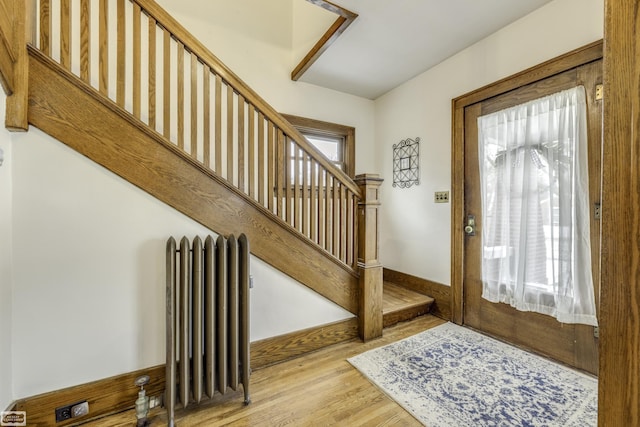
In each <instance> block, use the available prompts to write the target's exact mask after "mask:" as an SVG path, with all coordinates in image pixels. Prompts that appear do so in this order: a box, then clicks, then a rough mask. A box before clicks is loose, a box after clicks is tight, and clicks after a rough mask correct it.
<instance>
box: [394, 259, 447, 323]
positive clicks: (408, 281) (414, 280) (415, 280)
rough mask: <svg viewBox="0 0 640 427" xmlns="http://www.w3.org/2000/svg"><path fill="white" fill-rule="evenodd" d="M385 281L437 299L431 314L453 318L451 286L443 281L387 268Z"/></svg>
mask: <svg viewBox="0 0 640 427" xmlns="http://www.w3.org/2000/svg"><path fill="white" fill-rule="evenodd" d="M383 278H384V281H385V282H391V283H395V284H397V285H402V286H404V287H405V288H407V289H410V290H412V291H414V292H418V293H420V294H424V295H427V296H430V297H431V298H433V299H435V302H434V303H433V304H432V305H431V310H430V311H429V314H433V315H434V316H437V317H439V318H441V319H444V320H451V287H450V286H447V285H443V284H442V283H438V282H433V281H431V280H428V279H423V278H421V277H417V276H412V275H411V274H407V273H402V272H399V271H395V270H392V269H390V268H385V269H384V270H383Z"/></svg>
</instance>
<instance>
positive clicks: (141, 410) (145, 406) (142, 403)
mask: <svg viewBox="0 0 640 427" xmlns="http://www.w3.org/2000/svg"><path fill="white" fill-rule="evenodd" d="M148 383H149V375H143V376H141V377H138V378H136V382H135V385H136V386H138V387H140V391H139V392H138V398H137V399H136V418H137V419H138V423H137V424H136V426H137V427H144V426H147V425H149V421H148V420H147V415H148V414H149V397H148V396H147V395H146V392H145V391H144V386H145V385H147V384H148Z"/></svg>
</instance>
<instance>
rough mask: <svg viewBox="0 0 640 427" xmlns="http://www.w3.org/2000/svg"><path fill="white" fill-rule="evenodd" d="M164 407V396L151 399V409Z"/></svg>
mask: <svg viewBox="0 0 640 427" xmlns="http://www.w3.org/2000/svg"><path fill="white" fill-rule="evenodd" d="M158 406H162V395H159V396H151V397H149V409H153V408H156V407H158Z"/></svg>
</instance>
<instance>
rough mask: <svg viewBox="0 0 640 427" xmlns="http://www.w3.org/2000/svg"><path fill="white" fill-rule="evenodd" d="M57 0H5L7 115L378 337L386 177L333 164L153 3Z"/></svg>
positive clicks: (1, 2)
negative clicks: (245, 243)
mask: <svg viewBox="0 0 640 427" xmlns="http://www.w3.org/2000/svg"><path fill="white" fill-rule="evenodd" d="M59 3H60V5H59V9H60V10H59V12H60V13H55V14H52V13H51V10H52V8H51V0H33V1H28V2H24V1H23V0H0V10H1V11H3V12H4V13H3V14H2V15H3V16H2V18H1V19H0V82H1V83H2V85H3V88H4V89H5V92H6V93H7V94H8V95H10V96H9V97H8V103H7V117H6V121H5V123H6V126H7V127H9V128H11V129H23V130H27V129H28V126H29V125H33V126H36V127H38V128H39V129H41V130H42V131H44V132H46V133H47V134H49V135H51V136H53V137H55V138H56V139H58V140H60V141H61V142H63V143H65V144H67V145H68V146H69V147H71V148H73V149H75V150H76V151H78V152H80V153H81V154H83V155H85V156H86V157H88V158H90V159H91V160H93V161H95V162H97V163H98V164H100V165H102V166H104V167H105V168H107V169H109V170H110V171H112V172H114V173H116V174H117V175H119V176H121V177H122V178H124V179H126V180H128V181H129V182H131V183H133V184H134V185H136V186H138V187H140V188H141V189H143V190H145V191H147V192H148V193H149V194H151V195H153V196H154V197H156V198H158V199H159V200H161V201H163V202H164V203H166V204H168V205H170V206H172V207H174V208H175V209H177V210H178V211H180V212H182V213H183V214H185V215H187V216H189V217H190V218H192V219H194V220H196V221H198V222H200V223H201V224H203V225H204V226H206V227H208V228H210V229H211V230H213V231H215V232H216V233H219V234H225V235H226V234H239V233H245V234H246V235H247V237H248V238H249V240H250V241H251V249H252V254H253V255H255V256H257V257H259V258H261V259H262V260H264V261H265V262H267V263H268V264H270V265H272V266H273V267H275V268H276V269H278V270H280V271H281V272H283V273H285V274H287V275H289V276H291V277H292V278H294V279H296V280H298V281H299V282H300V283H302V284H304V285H306V286H308V287H309V288H311V289H313V290H315V291H316V292H318V293H319V294H321V295H323V296H325V297H326V298H328V299H329V300H331V301H333V302H334V303H336V304H338V305H340V306H341V307H343V308H345V309H346V310H348V311H350V312H352V313H354V314H356V315H358V318H359V319H358V320H359V329H360V334H361V336H362V337H363V338H372V337H375V336H379V335H380V334H381V333H382V267H381V266H380V265H379V263H378V261H377V259H378V247H377V245H378V242H377V235H378V233H377V228H376V227H377V220H376V217H377V212H376V211H377V208H378V187H379V185H380V183H381V180H380V179H379V178H376V177H372V176H361V177H360V178H359V179H358V178H357V179H356V181H353V180H352V179H350V178H349V177H348V176H347V175H346V174H345V173H344V172H343V171H341V170H340V169H338V168H336V167H335V166H334V165H333V164H332V162H331V161H329V160H328V159H326V158H325V157H324V156H323V155H322V154H321V153H320V152H319V151H318V150H317V149H316V148H315V147H314V146H312V145H311V144H310V143H308V142H307V140H306V139H305V138H304V137H303V136H302V135H301V134H300V133H299V132H298V131H297V130H296V129H295V128H294V127H293V126H292V125H291V124H290V123H289V122H288V121H286V120H285V119H284V118H283V117H282V116H281V115H280V114H279V113H278V112H276V111H275V110H274V109H273V108H272V107H271V106H270V105H269V104H267V103H266V102H265V101H264V100H263V99H262V98H261V97H260V96H258V95H257V94H256V93H255V92H254V91H253V90H252V89H251V88H249V87H248V86H247V85H246V84H245V83H244V82H243V81H242V80H240V79H239V78H238V77H237V76H236V75H235V74H234V73H233V72H232V71H231V70H230V69H228V68H227V67H226V66H225V65H224V64H222V63H221V62H220V61H219V60H218V59H217V58H216V57H215V56H214V55H213V54H212V53H211V52H210V51H209V50H208V49H207V48H206V47H205V46H204V45H202V44H201V43H200V42H199V41H198V40H196V39H195V38H194V37H193V36H192V35H191V34H190V33H189V32H188V31H187V30H186V29H185V28H184V27H182V26H181V25H180V24H179V23H178V22H177V21H175V19H173V18H172V17H171V16H170V15H169V14H168V13H167V12H166V11H164V10H163V9H162V8H161V7H160V6H158V4H157V3H155V2H154V1H152V0H117V1H107V0H100V1H82V2H79V3H76V2H72V1H70V0H60V2H59ZM72 5H76V6H74V7H77V5H79V8H80V10H73V11H72ZM54 15H55V16H54ZM113 16H116V17H117V18H116V22H110V21H109V19H110V17H113ZM96 17H97V20H96V19H95V18H96ZM96 21H97V22H98V25H97V26H96V25H94V24H93V23H94V22H96ZM54 28H55V29H56V30H58V29H59V31H56V33H55V34H54V32H53V29H54ZM36 34H37V35H38V37H37V39H36V37H35V35H36ZM72 35H73V37H74V38H76V37H77V38H78V39H79V45H80V48H79V52H77V51H74V49H71V38H72ZM114 43H115V45H116V46H115V49H109V45H110V44H111V45H113V44H114ZM3 49H4V50H3ZM114 50H115V52H116V54H115V55H113V54H111V55H110V52H111V53H112V52H113V51H114ZM92 52H97V53H98V54H97V55H95V54H91V53H92ZM96 56H97V63H96V61H95V57H96ZM92 61H93V62H92ZM96 70H97V72H96Z"/></svg>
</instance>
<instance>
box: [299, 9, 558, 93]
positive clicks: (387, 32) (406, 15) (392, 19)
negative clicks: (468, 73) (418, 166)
mask: <svg viewBox="0 0 640 427" xmlns="http://www.w3.org/2000/svg"><path fill="white" fill-rule="evenodd" d="M549 1H551V0H334V1H333V3H335V4H337V5H339V6H341V7H344V8H346V9H348V10H350V11H352V12H354V13H357V14H358V15H359V16H358V18H357V19H356V20H355V21H354V22H353V23H352V24H351V26H349V27H348V28H347V29H346V31H345V32H344V33H342V35H341V36H340V37H339V38H338V39H337V41H335V42H334V43H333V44H332V45H331V46H330V47H329V49H327V50H326V51H325V52H324V53H323V54H322V56H320V58H319V59H318V60H317V61H316V62H315V63H314V64H313V65H312V66H311V67H310V68H309V69H308V70H307V71H306V72H305V74H304V75H303V76H302V77H301V78H300V81H303V82H308V83H313V84H315V85H318V86H322V87H327V88H330V89H335V90H338V91H340V92H346V93H350V94H353V95H357V96H361V97H364V98H369V99H376V98H378V97H379V96H381V95H383V94H385V93H386V92H388V91H389V90H391V89H393V88H394V87H396V86H398V85H400V84H402V83H404V82H405V81H407V80H409V79H411V78H412V77H415V76H416V75H418V74H420V73H422V72H423V71H426V70H428V69H429V68H431V67H433V66H434V65H436V64H438V63H440V62H442V61H443V60H445V59H447V58H449V57H450V56H452V55H454V54H456V53H457V52H459V51H461V50H463V49H464V48H466V47H468V46H470V45H472V44H474V43H475V42H477V41H479V40H482V39H483V38H485V37H487V36H488V35H490V34H492V33H494V32H496V31H497V30H499V29H500V28H503V27H505V26H506V25H508V24H509V23H511V22H514V21H516V20H517V19H519V18H521V17H523V16H525V15H527V14H528V13H530V12H532V11H533V10H535V9H537V8H539V7H541V6H542V5H544V4H545V3H548V2H549Z"/></svg>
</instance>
